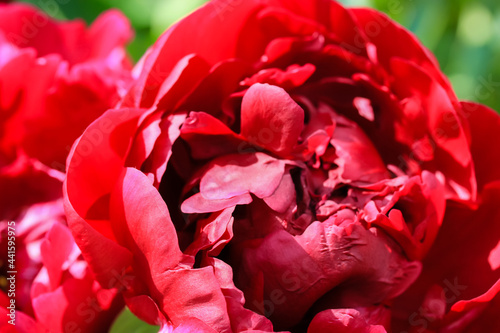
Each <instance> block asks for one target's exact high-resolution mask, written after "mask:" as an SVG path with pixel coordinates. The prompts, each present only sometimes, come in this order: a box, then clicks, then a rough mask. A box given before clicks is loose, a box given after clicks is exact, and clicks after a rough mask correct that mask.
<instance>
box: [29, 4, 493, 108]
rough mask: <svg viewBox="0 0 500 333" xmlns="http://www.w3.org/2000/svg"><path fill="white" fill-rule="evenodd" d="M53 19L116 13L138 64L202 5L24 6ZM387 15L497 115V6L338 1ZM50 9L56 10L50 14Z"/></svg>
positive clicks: (461, 89)
mask: <svg viewBox="0 0 500 333" xmlns="http://www.w3.org/2000/svg"><path fill="white" fill-rule="evenodd" d="M25 2H30V3H32V4H35V5H37V6H38V7H41V8H42V9H44V10H45V11H48V12H49V13H50V14H51V15H53V16H55V17H57V18H66V19H73V18H78V17H80V18H83V19H84V20H86V21H87V22H92V21H93V20H94V19H95V18H96V17H97V16H98V15H99V13H100V12H102V11H104V10H106V9H108V8H112V7H114V8H119V9H120V10H122V11H123V12H124V13H125V15H126V16H127V17H128V18H129V19H130V20H131V22H132V25H133V27H134V29H135V31H136V37H135V40H134V41H133V42H132V43H131V45H130V46H129V52H130V54H131V55H132V57H133V58H134V60H138V59H139V58H140V57H141V55H142V54H143V53H144V51H145V50H146V49H147V47H148V46H150V45H151V44H152V43H153V42H154V41H155V40H156V38H157V37H158V36H159V35H160V34H161V33H162V32H163V31H164V30H165V29H166V28H168V27H169V26H170V25H171V24H172V23H173V22H175V21H176V20H178V19H179V18H181V17H183V16H184V15H186V14H187V13H189V12H190V11H191V10H193V9H194V8H196V7H198V6H200V5H201V4H203V3H204V2H205V0H28V1H25ZM341 2H343V3H344V4H346V5H348V6H368V7H372V8H376V9H379V10H381V11H383V12H385V13H387V14H388V15H389V16H390V17H391V18H393V19H394V20H396V21H397V22H399V23H401V24H402V25H403V26H405V27H406V28H408V29H409V30H411V31H413V32H414V33H415V34H416V35H417V36H418V37H419V38H420V39H421V41H422V42H423V44H424V45H425V46H427V47H428V48H429V49H431V50H432V52H434V54H435V55H436V57H437V59H438V60H439V63H440V64H441V68H442V69H443V71H444V72H445V73H446V74H447V75H448V77H449V78H450V80H451V82H452V84H453V86H454V89H455V91H456V93H457V95H458V96H459V98H461V99H467V100H474V101H477V102H480V103H483V104H486V105H488V106H490V107H492V108H494V109H495V110H497V111H500V1H498V0H476V1H474V0H438V1H436V0H341ZM54 8H56V9H55V10H54Z"/></svg>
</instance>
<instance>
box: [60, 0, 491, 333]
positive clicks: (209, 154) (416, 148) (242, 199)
mask: <svg viewBox="0 0 500 333" xmlns="http://www.w3.org/2000/svg"><path fill="white" fill-rule="evenodd" d="M136 71H137V73H139V76H138V79H137V81H136V82H135V84H134V85H133V86H132V88H131V89H130V90H129V91H128V93H127V95H126V96H125V97H124V98H123V100H122V101H121V102H120V104H119V107H117V108H116V109H112V110H109V111H107V112H106V113H105V114H103V115H102V116H101V117H100V118H99V119H98V120H96V121H95V122H93V123H92V124H91V125H90V126H89V127H88V128H87V129H86V130H85V132H84V134H83V135H82V136H81V137H80V139H79V140H78V141H77V142H76V143H75V145H74V146H73V148H72V151H71V153H70V156H69V159H68V161H69V165H68V173H67V178H66V181H65V187H64V192H65V205H66V213H67V216H68V220H69V226H70V228H71V230H72V232H73V235H74V236H75V238H76V242H77V244H78V245H79V247H80V248H81V250H82V254H83V257H84V258H85V259H86V260H87V262H88V263H89V265H90V267H91V268H92V270H93V272H94V273H95V275H96V279H97V280H98V281H99V283H100V284H101V285H104V286H106V285H109V284H110V283H111V282H112V281H113V279H114V275H113V272H125V274H126V275H125V276H126V277H127V279H128V280H129V281H130V284H129V285H128V286H127V289H126V290H125V291H124V292H123V295H124V296H125V299H126V303H127V305H128V306H129V308H130V309H131V311H132V312H133V313H135V314H136V315H137V316H138V317H140V318H141V319H143V320H145V321H147V322H149V323H151V324H160V325H162V326H163V329H164V330H165V331H170V330H172V329H176V330H179V331H197V332H245V331H247V332H250V331H259V332H273V331H277V330H286V331H291V332H330V331H332V332H333V331H335V332H337V331H338V332H386V331H394V332H400V331H408V332H425V331H429V332H437V331H450V332H451V331H453V330H462V331H470V332H477V331H481V329H480V328H481V327H496V326H495V323H497V324H498V320H499V319H498V316H496V313H498V311H499V310H500V301H499V300H500V296H498V295H497V294H498V291H499V288H500V287H499V286H500V282H498V279H499V278H500V270H498V267H499V266H500V264H498V263H499V262H500V259H499V258H500V254H499V253H500V252H499V251H498V241H499V240H500V228H499V227H498V226H499V225H500V223H498V222H500V221H499V219H500V215H499V210H498V206H497V205H496V204H495V202H497V201H498V199H499V195H500V187H499V184H500V183H499V182H498V180H500V174H499V172H498V168H497V167H496V165H497V164H498V162H500V156H499V154H498V151H497V150H495V147H494V143H497V142H499V141H500V138H499V136H498V133H499V129H500V117H499V116H498V115H496V114H495V113H494V112H493V111H491V110H489V109H487V108H486V107H484V106H481V105H475V104H472V103H462V102H460V101H458V99H457V98H456V96H455V94H454V92H453V90H452V89H451V86H450V84H449V82H448V80H447V79H446V78H445V77H444V75H443V74H442V73H441V71H440V70H439V68H438V65H437V62H436V60H435V59H434V58H433V56H432V55H431V54H430V53H429V52H428V51H427V50H426V49H425V48H423V47H422V46H421V44H420V43H419V42H418V40H417V39H416V38H415V37H414V36H413V35H411V34H410V33H409V32H407V31H406V30H405V29H403V28H402V27H400V26H398V25H396V24H395V23H394V22H392V21H391V20H389V19H388V18H387V17H386V16H384V15H383V14H380V13H378V12H376V11H373V10H370V9H345V8H343V7H342V6H341V5H340V4H338V3H336V2H333V1H328V0H315V1H309V2H304V1H295V0H291V1H280V0H268V1H259V0H253V1H229V2H228V1H222V0H214V1H212V2H210V3H208V4H207V5H205V6H204V7H203V8H201V9H200V10H198V11H196V12H195V13H193V14H191V15H190V16H188V17H186V18H185V19H183V20H181V21H180V22H178V23H177V24H175V25H174V26H173V27H172V28H171V29H169V30H168V31H167V32H166V33H165V34H164V35H163V36H161V37H160V39H159V40H158V41H157V42H156V44H155V45H154V46H153V47H152V48H151V49H150V50H149V51H148V52H147V53H146V55H145V56H144V57H143V59H142V60H141V62H140V63H139V65H138V66H137V68H136ZM487 325H490V326H487ZM492 325H493V326H492ZM478 327H479V329H478Z"/></svg>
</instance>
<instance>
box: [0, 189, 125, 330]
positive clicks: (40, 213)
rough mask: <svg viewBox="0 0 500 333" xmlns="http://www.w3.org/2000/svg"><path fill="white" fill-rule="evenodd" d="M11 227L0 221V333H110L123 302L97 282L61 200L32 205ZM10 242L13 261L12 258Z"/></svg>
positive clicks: (114, 290)
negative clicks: (71, 332) (10, 250)
mask: <svg viewBox="0 0 500 333" xmlns="http://www.w3.org/2000/svg"><path fill="white" fill-rule="evenodd" d="M9 222H10V223H9ZM13 222H15V225H14V226H13V223H12V222H11V221H0V228H1V229H0V233H1V243H0V244H1V247H2V252H1V253H2V257H1V258H0V260H1V261H2V269H1V272H0V273H1V277H0V279H1V280H0V281H1V285H2V290H1V291H0V313H1V315H2V317H3V319H2V321H1V322H0V329H1V330H2V332H21V333H27V332H34V333H37V332H40V333H45V332H68V331H76V330H81V331H82V332H107V329H108V328H109V326H110V325H111V323H112V321H113V320H114V318H115V317H116V315H117V314H118V312H119V311H120V310H121V308H122V307H123V299H122V297H121V296H120V295H119V292H118V289H116V288H115V289H113V288H108V287H107V286H106V288H103V287H102V286H101V285H100V284H99V283H98V282H97V281H95V279H94V278H93V274H92V272H91V271H90V268H89V267H88V264H87V263H86V262H85V261H84V260H83V258H82V256H81V252H80V250H79V249H78V247H77V246H76V243H75V241H74V239H73V237H72V235H71V232H70V231H69V229H68V227H67V226H66V219H65V217H64V211H63V205H62V200H61V199H59V200H56V201H52V202H48V203H41V204H35V205H32V206H31V207H29V208H28V209H26V210H25V211H23V212H22V214H21V215H20V216H19V217H18V218H16V221H13ZM9 226H13V227H12V228H9ZM13 229H14V230H15V232H16V236H15V237H9V232H8V231H9V230H13ZM8 239H14V243H13V244H14V245H12V243H11V245H12V247H13V248H15V256H9V255H8V254H9V253H11V252H9V251H7V249H8V244H9V242H8V241H7V240H8ZM9 247H10V245H9ZM9 259H10V260H9ZM10 265H12V266H10ZM12 271H14V272H12ZM11 283H12V286H13V287H12V288H11ZM12 292H13V293H14V294H15V304H14V305H13V304H12V302H11V299H14V298H13V295H14V294H11V293H12ZM11 314H12V315H11ZM8 321H12V322H11V323H8ZM13 323H15V325H13Z"/></svg>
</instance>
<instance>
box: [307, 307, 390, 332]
mask: <svg viewBox="0 0 500 333" xmlns="http://www.w3.org/2000/svg"><path fill="white" fill-rule="evenodd" d="M323 332H335V333H337V332H338V333H386V330H385V328H384V327H383V326H381V325H370V324H368V323H367V322H366V321H365V318H363V316H362V315H361V314H360V313H359V311H356V310H354V309H332V310H325V311H322V312H320V313H318V314H317V315H316V316H315V317H314V319H313V320H312V322H311V323H310V324H309V327H308V329H307V333H323Z"/></svg>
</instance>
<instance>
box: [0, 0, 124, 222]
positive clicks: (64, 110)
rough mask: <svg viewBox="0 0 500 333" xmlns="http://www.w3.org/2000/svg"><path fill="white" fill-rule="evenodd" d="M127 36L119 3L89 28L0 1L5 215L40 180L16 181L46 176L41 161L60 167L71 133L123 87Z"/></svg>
mask: <svg viewBox="0 0 500 333" xmlns="http://www.w3.org/2000/svg"><path fill="white" fill-rule="evenodd" d="M131 36H132V31H131V28H130V25H129V23H128V20H127V19H126V18H125V17H124V16H123V15H122V14H121V13H119V12H118V11H109V12H106V13H104V14H102V15H101V16H100V17H99V18H98V19H97V20H96V21H95V22H94V23H93V24H92V25H91V26H90V27H89V28H86V27H85V24H84V23H83V22H82V21H68V22H57V21H54V20H53V19H51V18H49V17H48V16H47V15H46V14H44V13H43V12H41V11H39V10H37V9H35V8H33V7H31V6H28V5H26V4H9V5H7V4H0V114H1V116H0V186H1V187H2V191H1V192H2V193H1V194H0V202H1V206H2V207H1V209H0V211H1V215H2V218H12V217H13V216H15V215H16V214H18V213H19V212H18V211H12V207H14V206H17V207H18V206H22V204H26V205H29V204H32V203H35V202H37V201H38V199H39V198H40V197H39V196H37V193H38V192H40V191H43V188H44V187H45V186H44V185H34V188H35V190H34V191H32V192H31V193H27V192H28V191H23V192H20V191H19V188H22V187H24V185H25V184H34V183H47V182H49V183H50V180H47V179H46V178H44V176H43V175H41V174H40V173H39V172H38V171H37V170H39V169H40V166H39V162H41V163H42V164H44V165H45V166H47V167H50V168H53V169H57V170H60V171H64V170H65V160H66V157H67V155H68V153H69V150H70V147H71V145H72V144H73V142H74V140H75V139H76V138H78V136H80V135H81V134H82V132H83V130H84V129H85V128H86V127H87V126H88V125H89V124H90V123H91V122H92V121H93V120H94V119H96V118H97V117H98V116H100V115H101V114H102V113H103V112H104V111H105V110H106V109H108V108H110V107H112V106H114V105H115V104H116V102H117V101H118V100H119V98H120V95H122V94H123V93H124V92H125V88H126V87H127V86H128V85H129V83H130V80H131V77H130V76H131V75H130V67H131V65H130V62H129V60H128V59H127V56H126V54H125V49H124V46H125V43H126V42H127V41H129V40H130V38H131ZM32 186H33V185H32Z"/></svg>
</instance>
